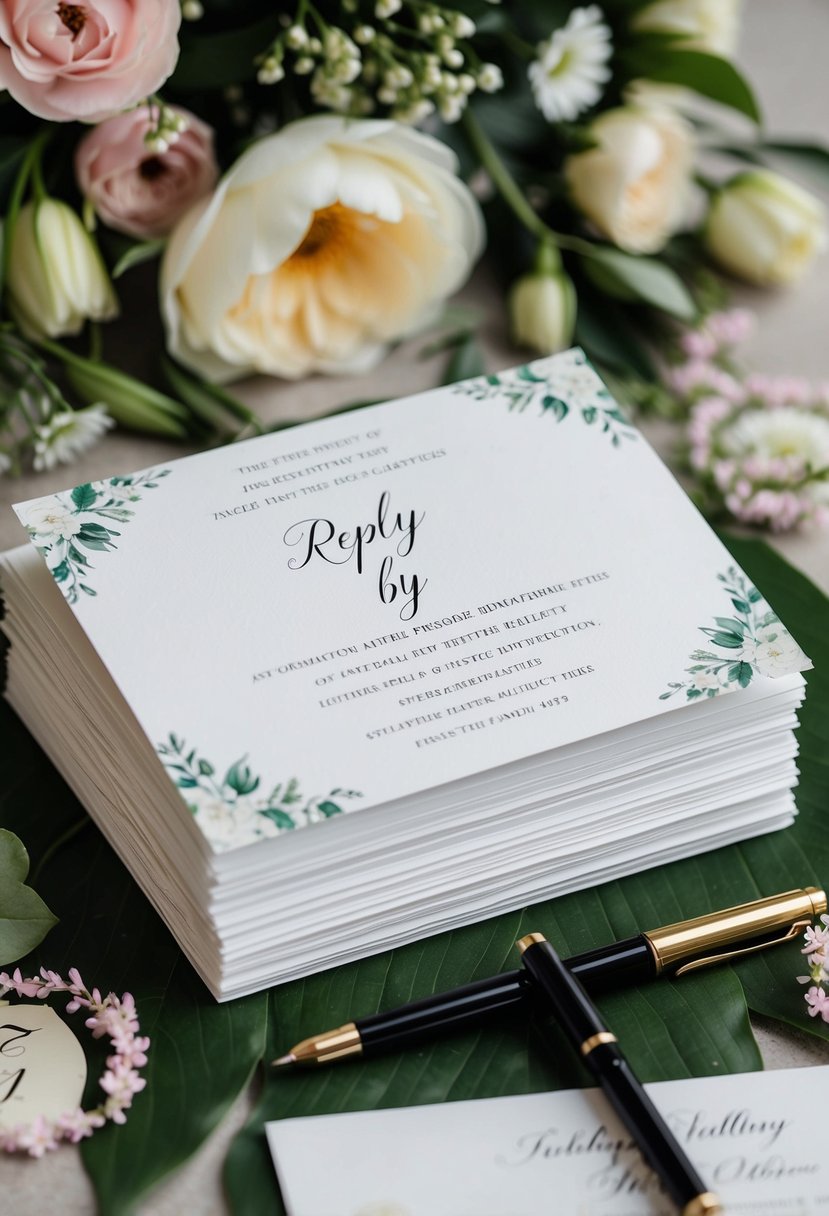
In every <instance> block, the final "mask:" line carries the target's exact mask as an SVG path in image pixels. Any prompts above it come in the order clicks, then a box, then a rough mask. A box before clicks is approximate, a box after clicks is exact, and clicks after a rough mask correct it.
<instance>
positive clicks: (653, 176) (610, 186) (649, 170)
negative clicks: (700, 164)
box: [564, 106, 693, 253]
mask: <svg viewBox="0 0 829 1216" xmlns="http://www.w3.org/2000/svg"><path fill="white" fill-rule="evenodd" d="M588 134H589V135H590V136H591V137H592V138H593V139H594V140H595V141H596V144H597V147H594V148H589V149H588V150H587V151H586V152H578V153H576V154H575V155H573V156H569V157H568V158H567V160H566V161H565V164H564V173H565V177H566V179H567V183H568V186H569V189H570V193H571V195H572V197H573V200H574V202H575V203H576V205H577V206H578V207H579V209H580V210H581V211H583V212H584V214H585V215H586V216H587V217H588V219H590V220H592V221H593V223H594V224H595V225H596V227H597V228H598V229H599V231H600V232H602V233H604V235H605V236H607V237H609V238H610V240H611V241H613V242H614V244H616V245H618V246H619V248H620V249H626V250H627V251H628V252H630V253H655V252H656V251H657V250H659V249H661V248H662V246H663V245H664V244H665V242H666V241H667V239H668V237H669V236H670V235H671V233H673V232H674V231H675V230H676V229H677V228H678V227H679V225H680V223H681V222H682V219H683V216H684V214H685V205H686V200H687V195H688V189H689V182H690V175H691V162H692V157H693V138H692V130H691V127H690V126H689V124H688V123H687V122H685V120H684V119H682V118H680V117H679V115H678V114H674V113H672V112H671V111H670V110H662V109H657V108H641V109H640V108H638V107H636V106H620V107H619V108H618V109H615V110H607V111H605V113H603V114H600V115H599V117H598V118H597V119H595V121H594V122H592V123H591V124H590V126H589V127H588Z"/></svg>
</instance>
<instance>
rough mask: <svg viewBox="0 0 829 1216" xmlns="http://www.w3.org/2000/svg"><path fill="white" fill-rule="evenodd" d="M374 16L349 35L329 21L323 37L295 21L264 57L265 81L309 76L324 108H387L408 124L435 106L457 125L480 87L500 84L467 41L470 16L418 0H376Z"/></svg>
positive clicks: (359, 111) (493, 67)
mask: <svg viewBox="0 0 829 1216" xmlns="http://www.w3.org/2000/svg"><path fill="white" fill-rule="evenodd" d="M356 7H357V6H356V5H355V4H349V5H344V6H343V8H344V9H345V10H346V11H352V12H353V11H355V9H356ZM392 18H397V20H394V21H391V19H392ZM373 21H374V22H375V24H370V23H369V22H367V21H361V22H358V23H357V24H355V26H354V28H353V29H352V31H351V33H350V34H348V33H346V31H345V30H343V29H339V28H337V27H336V26H328V25H327V26H325V27H321V28H320V29H319V31H318V33H319V37H317V36H314V35H312V34H309V32H308V30H307V29H306V27H305V25H304V24H302V23H300V22H299V21H297V22H295V23H294V24H293V25H291V26H289V27H288V28H287V29H286V30H285V32H284V33H283V34H281V35H280V36H279V37H278V38H277V39H276V41H275V42H274V43H273V44H272V46H271V47H270V48H269V50H268V52H267V54H266V55H265V56H264V57H263V58H262V60H261V61H260V65H259V70H258V73H257V79H258V81H259V83H260V84H266V85H268V84H278V83H279V81H281V80H284V78H285V75H286V71H290V72H292V73H293V75H295V76H310V77H311V84H310V88H311V95H312V97H313V98H314V100H315V101H316V102H317V104H318V105H320V106H324V107H326V108H328V109H331V110H336V111H337V112H338V113H341V114H351V115H366V114H373V113H375V112H377V111H378V110H385V111H386V112H388V113H389V114H390V117H392V118H394V119H396V120H397V121H398V122H403V123H408V124H414V123H418V122H421V121H422V120H423V119H425V118H427V117H428V116H429V115H430V114H432V113H434V112H435V111H437V113H438V114H439V115H440V117H441V118H442V119H443V121H444V122H457V120H458V119H459V118H460V117H461V115H462V114H463V111H464V109H465V108H466V104H467V101H468V99H469V97H470V96H471V95H472V93H474V92H475V91H476V90H477V89H480V90H481V91H483V92H485V93H494V92H497V90H498V89H500V88H501V86H502V84H503V76H502V74H501V69H500V68H499V67H498V66H497V64H494V63H482V62H481V60H480V59H479V57H478V55H477V54H476V52H475V51H474V49H473V48H472V47H471V45H470V44H469V39H471V38H472V37H474V35H475V33H476V27H475V22H474V21H473V20H472V19H471V18H470V17H468V16H467V15H466V14H465V13H461V12H458V11H456V10H454V9H449V8H443V7H441V6H439V5H432V4H427V5H424V4H422V3H421V2H420V0H376V3H375V5H374V10H373ZM404 22H407V24H404ZM387 23H390V24H387ZM288 56H292V60H291V62H290V64H289V65H288V66H286V64H287V59H288Z"/></svg>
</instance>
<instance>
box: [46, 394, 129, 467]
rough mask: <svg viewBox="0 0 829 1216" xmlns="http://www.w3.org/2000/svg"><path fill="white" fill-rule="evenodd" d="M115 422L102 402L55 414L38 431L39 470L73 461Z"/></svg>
mask: <svg viewBox="0 0 829 1216" xmlns="http://www.w3.org/2000/svg"><path fill="white" fill-rule="evenodd" d="M113 425H114V423H113V421H112V419H111V418H110V416H109V414H108V413H107V412H106V408H105V407H104V406H103V405H89V406H87V407H86V409H82V410H64V411H63V412H62V413H60V414H55V415H53V417H52V418H50V419H49V421H48V422H44V423H43V425H42V426H39V427H38V428H37V430H36V431H35V456H34V467H35V469H36V470H37V471H38V472H39V473H40V472H43V470H44V469H53V468H54V467H55V465H57V464H71V463H72V461H73V460H74V459H75V457H76V456H80V455H81V453H82V452H85V451H86V449H87V448H91V447H92V445H93V444H95V443H97V442H98V440H99V439H100V438H101V436H102V435H103V434H104V432H105V431H108V430H109V428H110V427H111V426H113Z"/></svg>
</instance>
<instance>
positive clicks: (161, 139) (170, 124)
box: [144, 101, 188, 155]
mask: <svg viewBox="0 0 829 1216" xmlns="http://www.w3.org/2000/svg"><path fill="white" fill-rule="evenodd" d="M148 105H149V108H150V119H151V123H150V126H149V128H148V130H147V133H146V135H145V136H144V143H145V144H146V145H147V147H148V149H149V150H150V151H151V152H156V153H158V154H159V155H161V154H162V153H164V152H169V150H170V148H171V147H172V145H173V144H174V143H176V142H177V140H178V139H179V137H180V136H181V135H183V134H184V132H185V131H186V130H187V125H188V124H187V119H186V118H185V116H184V114H183V113H182V112H181V111H180V110H173V109H171V108H170V106H168V105H165V104H164V102H163V101H162V102H159V103H158V110H157V111H155V110H154V109H153V102H149V103H148Z"/></svg>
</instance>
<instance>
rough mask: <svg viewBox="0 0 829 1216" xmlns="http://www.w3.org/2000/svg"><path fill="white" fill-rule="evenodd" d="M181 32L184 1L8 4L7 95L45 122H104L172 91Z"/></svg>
mask: <svg viewBox="0 0 829 1216" xmlns="http://www.w3.org/2000/svg"><path fill="white" fill-rule="evenodd" d="M180 24H181V6H180V4H179V3H178V0H84V2H83V3H82V4H67V3H65V0H2V2H1V3H0V89H8V91H9V93H11V95H12V97H13V98H14V100H15V101H17V102H19V104H20V105H21V106H24V107H25V108H26V109H27V110H29V111H30V112H31V113H32V114H37V115H38V117H39V118H48V119H52V120H53V121H55V122H69V121H73V120H80V121H85V122H97V121H98V120H99V119H101V118H105V117H106V116H107V115H108V114H113V113H115V112H116V111H117V110H121V109H123V108H124V107H125V106H129V105H132V104H133V103H134V102H137V101H140V100H141V99H142V98H143V97H146V96H148V95H149V94H151V93H154V92H155V91H156V89H158V88H159V87H160V86H161V85H162V84H163V83H164V81H165V80H166V79H167V77H168V76H169V75H170V74H171V73H172V71H173V68H174V67H175V66H176V60H177V59H178V51H179V48H178V37H177V34H178V28H179V25H180Z"/></svg>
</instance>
